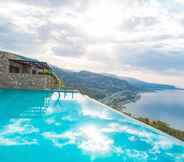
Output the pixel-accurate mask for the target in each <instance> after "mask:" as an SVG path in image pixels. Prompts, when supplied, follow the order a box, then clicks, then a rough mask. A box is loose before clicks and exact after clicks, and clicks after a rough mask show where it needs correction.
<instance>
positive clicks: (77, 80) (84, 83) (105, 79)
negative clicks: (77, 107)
mask: <svg viewBox="0 0 184 162" xmlns="http://www.w3.org/2000/svg"><path fill="white" fill-rule="evenodd" d="M54 70H55V72H56V74H57V75H58V76H59V77H61V78H62V79H63V80H64V82H65V87H66V88H69V89H79V90H80V91H81V92H82V93H84V94H87V95H89V96H90V97H93V98H95V99H103V98H105V97H107V96H110V95H112V94H114V93H116V92H120V91H131V92H135V91H137V89H135V88H134V87H133V86H131V85H129V84H128V82H127V81H125V80H121V79H118V78H113V77H109V76H105V75H101V74H97V73H92V72H88V71H80V72H73V71H69V70H64V69H60V68H57V67H54Z"/></svg>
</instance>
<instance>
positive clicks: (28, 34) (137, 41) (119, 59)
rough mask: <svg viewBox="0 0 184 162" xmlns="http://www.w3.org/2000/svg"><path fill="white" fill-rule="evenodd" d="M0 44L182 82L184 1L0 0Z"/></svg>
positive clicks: (70, 62)
mask: <svg viewBox="0 0 184 162" xmlns="http://www.w3.org/2000/svg"><path fill="white" fill-rule="evenodd" d="M0 49H2V50H8V51H14V52H17V53H19V54H22V55H24V56H29V57H33V58H38V59H41V60H44V61H48V62H49V63H51V64H55V65H57V66H60V67H63V68H69V69H73V70H84V69H85V70H91V71H95V72H109V73H114V74H118V75H125V76H131V77H136V78H139V79H142V80H146V81H152V82H160V83H170V84H175V85H178V86H180V87H184V53H183V51H184V1H183V0H77V1H76V0H6V1H0Z"/></svg>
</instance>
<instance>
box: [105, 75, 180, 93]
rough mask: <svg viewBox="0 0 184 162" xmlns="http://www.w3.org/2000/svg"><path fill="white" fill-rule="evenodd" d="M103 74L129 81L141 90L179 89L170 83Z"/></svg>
mask: <svg viewBox="0 0 184 162" xmlns="http://www.w3.org/2000/svg"><path fill="white" fill-rule="evenodd" d="M103 75H105V76H110V77H113V78H119V79H122V80H125V81H127V82H128V83H129V85H131V86H133V87H135V88H137V89H138V90H139V91H155V90H168V89H177V88H176V87H175V86H173V85H168V84H158V83H149V82H145V81H142V80H138V79H135V78H130V77H119V76H116V75H112V74H103Z"/></svg>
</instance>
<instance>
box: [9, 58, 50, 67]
mask: <svg viewBox="0 0 184 162" xmlns="http://www.w3.org/2000/svg"><path fill="white" fill-rule="evenodd" d="M9 60H10V61H13V62H16V63H19V64H24V65H30V66H32V65H35V66H37V67H38V68H41V69H43V68H47V69H50V67H49V65H48V64H47V63H46V62H41V61H36V60H19V59H9Z"/></svg>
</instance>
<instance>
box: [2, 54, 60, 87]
mask: <svg viewBox="0 0 184 162" xmlns="http://www.w3.org/2000/svg"><path fill="white" fill-rule="evenodd" d="M9 59H19V60H20V59H21V57H20V58H19V56H17V55H14V54H12V53H7V52H1V51H0V88H21V89H57V88H59V86H60V85H59V81H60V80H59V79H58V78H57V76H56V75H55V74H54V75H47V74H44V75H43V74H42V75H40V74H26V73H10V72H9Z"/></svg>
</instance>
